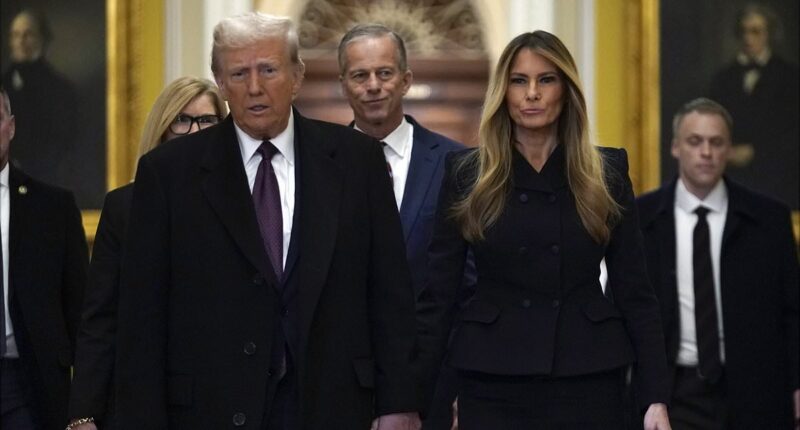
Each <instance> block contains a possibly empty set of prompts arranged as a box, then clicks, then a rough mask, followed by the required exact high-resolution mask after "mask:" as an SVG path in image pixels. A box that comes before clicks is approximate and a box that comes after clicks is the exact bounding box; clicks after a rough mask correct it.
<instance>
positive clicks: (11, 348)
mask: <svg viewBox="0 0 800 430" xmlns="http://www.w3.org/2000/svg"><path fill="white" fill-rule="evenodd" d="M8 171H9V167H8V163H6V166H5V167H3V170H2V171H0V232H2V236H3V241H2V243H0V246H2V247H3V262H2V263H3V285H4V286H5V288H3V305H4V306H5V317H6V332H5V333H3V339H2V340H3V341H4V342H5V343H6V355H5V356H6V357H8V358H18V357H19V352H18V351H17V342H16V340H15V339H14V327H13V326H12V325H11V313H10V312H9V311H8V234H9V216H11V190H10V189H9V188H8Z"/></svg>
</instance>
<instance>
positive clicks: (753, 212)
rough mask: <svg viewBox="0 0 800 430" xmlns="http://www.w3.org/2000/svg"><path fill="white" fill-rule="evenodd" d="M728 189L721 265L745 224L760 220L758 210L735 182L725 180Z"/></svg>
mask: <svg viewBox="0 0 800 430" xmlns="http://www.w3.org/2000/svg"><path fill="white" fill-rule="evenodd" d="M724 180H725V186H726V187H727V188H728V214H727V216H726V217H725V228H724V229H723V230H722V255H721V256H720V260H721V262H720V265H722V264H723V263H724V261H725V258H724V257H725V250H726V249H730V248H731V246H732V243H734V241H735V240H736V238H737V237H738V235H739V232H740V231H741V228H742V226H743V224H744V223H746V222H748V221H755V220H757V219H758V216H757V214H758V208H757V207H754V206H753V205H751V204H750V202H749V200H747V199H746V195H745V194H744V193H742V191H741V188H740V186H739V185H738V184H736V183H735V182H732V181H730V180H729V179H728V178H725V179H724Z"/></svg>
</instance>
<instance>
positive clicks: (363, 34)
mask: <svg viewBox="0 0 800 430" xmlns="http://www.w3.org/2000/svg"><path fill="white" fill-rule="evenodd" d="M384 36H389V38H390V39H391V40H392V42H394V46H395V48H396V54H397V55H396V57H397V68H398V69H400V71H401V72H406V71H408V59H407V55H406V44H405V43H404V42H403V38H402V37H400V35H399V34H397V33H396V32H394V31H392V29H390V28H389V27H386V26H385V25H381V24H358V25H356V26H355V27H353V28H351V29H350V31H348V32H347V33H345V35H344V36H343V37H342V40H341V41H340V42H339V52H338V58H339V73H340V74H342V75H344V74H345V72H346V71H347V55H345V50H346V49H347V46H348V45H350V44H351V43H353V42H355V41H356V40H357V39H362V38H371V39H372V38H379V37H384Z"/></svg>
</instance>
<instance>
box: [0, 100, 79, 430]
mask: <svg viewBox="0 0 800 430" xmlns="http://www.w3.org/2000/svg"><path fill="white" fill-rule="evenodd" d="M14 131H15V119H14V116H13V115H12V114H11V104H10V102H9V98H8V95H7V94H6V92H5V90H3V89H0V227H1V228H0V245H1V246H0V257H2V258H0V263H2V264H0V267H2V271H0V287H2V288H0V290H2V303H0V334H2V337H1V338H0V367H2V375H0V385H1V386H2V394H1V395H0V407H1V408H2V419H1V420H0V428H3V429H15V430H34V429H48V430H49V429H59V428H62V427H63V426H64V425H65V424H66V420H67V398H68V395H69V380H70V366H71V365H72V359H73V348H74V345H75V333H76V331H77V326H78V321H79V320H80V306H81V301H82V300H83V289H84V286H85V283H86V270H87V266H88V250H87V246H86V238H85V236H84V232H83V225H82V224H81V215H80V211H79V210H78V207H77V206H76V205H75V199H74V198H73V197H72V194H71V193H69V192H67V191H66V190H62V189H60V188H56V187H52V186H49V185H45V184H44V183H41V182H39V181H37V180H35V179H33V178H31V177H29V176H27V175H26V174H25V173H23V172H22V171H20V170H19V169H17V168H15V167H14V166H12V165H11V163H10V162H9V149H10V146H11V140H12V139H13V138H14Z"/></svg>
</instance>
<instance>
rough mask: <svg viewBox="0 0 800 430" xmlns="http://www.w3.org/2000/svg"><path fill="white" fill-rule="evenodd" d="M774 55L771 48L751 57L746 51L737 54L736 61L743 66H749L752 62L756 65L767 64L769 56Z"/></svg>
mask: <svg viewBox="0 0 800 430" xmlns="http://www.w3.org/2000/svg"><path fill="white" fill-rule="evenodd" d="M771 56H772V51H770V50H769V48H766V49H764V50H763V51H761V53H760V54H758V55H757V56H756V58H753V59H751V58H750V57H749V56H747V54H745V53H744V52H740V53H739V54H737V55H736V61H737V62H738V63H739V64H741V65H742V66H749V65H751V64H752V63H755V64H754V65H756V66H766V65H767V63H768V62H769V58H770V57H771Z"/></svg>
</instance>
